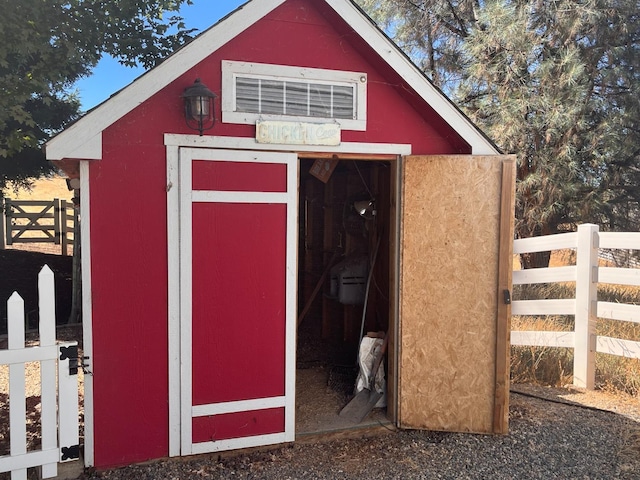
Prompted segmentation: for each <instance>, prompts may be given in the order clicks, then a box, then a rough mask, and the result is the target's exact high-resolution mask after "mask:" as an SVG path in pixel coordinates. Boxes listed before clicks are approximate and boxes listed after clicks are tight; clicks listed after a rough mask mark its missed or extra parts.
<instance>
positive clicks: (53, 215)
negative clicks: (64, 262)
mask: <svg viewBox="0 0 640 480" xmlns="http://www.w3.org/2000/svg"><path fill="white" fill-rule="evenodd" d="M3 203H4V204H3ZM3 217H4V219H3ZM77 221H78V218H77V211H76V209H75V208H74V205H73V202H69V201H67V200H61V199H59V198H54V199H53V200H12V199H10V198H5V199H4V202H3V201H2V198H0V249H1V248H5V242H6V245H7V246H11V245H14V244H16V243H53V244H55V245H60V249H61V250H60V251H61V253H62V255H65V256H66V255H69V246H73V236H74V235H75V225H76V222H77ZM3 230H4V232H3Z"/></svg>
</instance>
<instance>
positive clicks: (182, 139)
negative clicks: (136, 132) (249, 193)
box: [164, 133, 411, 155]
mask: <svg viewBox="0 0 640 480" xmlns="http://www.w3.org/2000/svg"><path fill="white" fill-rule="evenodd" d="M164 144H165V145H166V146H177V147H195V148H223V149H229V150H263V151H272V152H317V153H354V154H358V155H411V144H409V143H360V142H342V143H341V144H340V145H337V146H335V147H332V146H326V145H277V144H270V143H258V142H256V140H255V139H254V138H247V137H213V136H211V137H210V136H202V137H200V136H198V135H181V134H174V133H165V135H164Z"/></svg>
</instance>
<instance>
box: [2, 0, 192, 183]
mask: <svg viewBox="0 0 640 480" xmlns="http://www.w3.org/2000/svg"><path fill="white" fill-rule="evenodd" d="M183 3H187V4H189V3H191V0H109V1H103V0H19V1H16V0H0V11H1V12H2V15H0V191H1V190H2V189H4V188H5V187H6V185H7V182H8V181H14V183H15V181H17V182H18V183H20V182H23V181H28V178H29V177H30V176H33V175H36V176H37V174H38V173H44V172H47V171H48V170H50V167H49V166H48V165H47V164H46V162H45V161H44V156H43V155H42V153H41V152H40V147H41V145H42V143H43V141H44V140H46V138H48V136H50V135H51V134H52V133H55V132H56V131H59V130H60V129H62V128H63V127H64V126H65V125H67V124H68V123H69V122H71V121H73V120H75V119H76V118H77V116H78V114H79V103H78V101H77V98H75V97H74V96H73V95H69V94H68V93H67V92H68V91H69V88H70V87H71V86H72V85H73V84H74V82H75V81H76V80H78V79H79V78H81V77H83V76H86V75H89V74H90V72H91V69H92V68H93V67H95V65H96V64H97V63H98V61H99V60H100V58H101V57H102V55H105V54H108V55H111V56H113V57H115V58H117V59H118V60H119V61H120V62H121V63H123V64H125V65H136V64H141V65H143V66H144V67H147V68H150V67H152V66H154V65H155V64H156V63H157V62H158V61H160V60H161V59H162V58H164V57H166V55H168V54H169V53H171V52H172V51H173V50H174V49H175V48H176V47H178V46H179V45H182V44H183V43H185V42H186V41H188V40H189V39H190V33H191V31H190V30H185V26H184V24H183V23H182V19H181V18H180V17H178V16H175V15H173V14H171V12H176V11H178V9H179V7H180V6H181V5H182V4H183ZM167 12H169V14H170V16H169V17H167V16H166V13H167Z"/></svg>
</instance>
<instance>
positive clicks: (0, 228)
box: [0, 193, 4, 250]
mask: <svg viewBox="0 0 640 480" xmlns="http://www.w3.org/2000/svg"><path fill="white" fill-rule="evenodd" d="M0 250H4V197H3V196H2V194H1V193H0Z"/></svg>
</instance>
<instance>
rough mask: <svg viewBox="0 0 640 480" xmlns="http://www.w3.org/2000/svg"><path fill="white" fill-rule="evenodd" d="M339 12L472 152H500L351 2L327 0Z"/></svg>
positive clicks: (485, 153) (480, 153)
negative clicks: (467, 144) (460, 137)
mask: <svg viewBox="0 0 640 480" xmlns="http://www.w3.org/2000/svg"><path fill="white" fill-rule="evenodd" d="M325 1H326V2H327V4H328V5H330V6H331V8H333V9H334V10H335V11H336V13H338V15H340V16H341V17H342V18H343V19H344V20H345V21H347V22H348V23H349V25H351V26H352V27H353V29H354V30H355V32H356V33H358V34H359V35H360V36H361V37H362V38H363V39H364V40H365V41H366V42H367V43H368V44H369V45H370V46H371V47H372V48H373V49H374V50H375V51H376V52H378V54H379V55H380V56H381V57H382V58H383V59H384V60H385V61H386V62H387V63H388V64H389V65H390V66H391V67H392V68H393V69H394V70H395V71H396V72H398V74H399V75H400V76H401V77H402V78H403V79H404V80H406V81H407V83H408V84H409V85H410V86H411V87H412V88H413V89H414V90H415V91H416V92H417V93H418V95H420V96H421V97H422V98H423V99H424V100H425V101H426V102H427V103H428V104H429V105H430V106H431V107H432V108H433V109H434V110H435V111H436V112H437V113H438V114H439V115H440V116H441V117H442V118H443V119H444V120H445V121H446V122H447V123H448V124H449V125H450V126H451V128H453V129H454V130H455V131H456V132H458V134H459V135H460V136H462V138H463V139H464V140H465V141H466V142H468V143H469V145H470V146H471V149H472V152H471V153H472V154H473V155H495V154H499V153H500V152H499V151H498V150H497V149H496V148H495V147H494V146H493V145H492V144H491V142H490V141H489V140H488V139H487V138H485V137H484V135H482V134H481V133H480V132H479V131H478V129H477V128H476V127H475V126H474V125H473V124H472V123H471V121H470V120H469V119H467V118H466V117H465V116H464V115H463V114H462V113H461V112H460V111H459V110H458V109H457V108H455V107H454V106H453V105H452V104H451V103H450V102H449V100H448V99H447V98H446V97H445V95H444V94H443V93H442V92H440V91H439V90H438V89H437V88H435V87H434V86H433V85H432V84H431V82H429V81H427V80H425V78H424V75H423V74H422V72H420V71H419V70H418V68H417V67H416V66H415V65H414V64H413V63H412V62H411V61H410V60H409V59H408V58H406V57H405V56H404V55H402V54H400V53H399V52H398V51H397V48H398V47H396V46H395V45H394V44H393V43H391V42H390V41H389V39H388V38H387V37H385V36H384V35H383V34H382V33H381V32H380V31H379V30H378V29H377V28H375V27H373V26H372V25H371V23H370V22H369V20H368V19H366V18H365V17H364V16H363V15H362V13H361V12H360V11H359V10H358V9H357V8H356V7H355V6H354V5H353V4H352V3H351V2H348V1H344V0H325Z"/></svg>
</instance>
